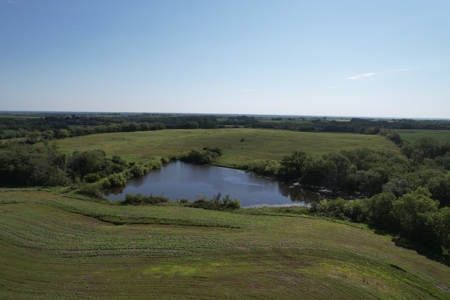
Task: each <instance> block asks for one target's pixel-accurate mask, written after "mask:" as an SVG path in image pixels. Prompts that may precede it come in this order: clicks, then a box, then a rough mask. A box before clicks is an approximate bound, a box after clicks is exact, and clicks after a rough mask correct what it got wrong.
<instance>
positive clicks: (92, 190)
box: [77, 184, 103, 199]
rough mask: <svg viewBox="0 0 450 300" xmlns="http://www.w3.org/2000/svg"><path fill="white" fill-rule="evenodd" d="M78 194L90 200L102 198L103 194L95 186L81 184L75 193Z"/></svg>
mask: <svg viewBox="0 0 450 300" xmlns="http://www.w3.org/2000/svg"><path fill="white" fill-rule="evenodd" d="M77 193H78V194H80V195H84V196H88V197H90V198H97V199H99V198H102V196H103V193H102V191H101V190H100V188H99V187H98V186H97V185H95V184H83V185H82V186H81V188H80V189H79V190H78V191H77Z"/></svg>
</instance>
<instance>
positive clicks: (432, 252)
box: [369, 227, 450, 267]
mask: <svg viewBox="0 0 450 300" xmlns="http://www.w3.org/2000/svg"><path fill="white" fill-rule="evenodd" d="M369 228H370V229H372V230H373V231H374V233H376V234H378V235H384V236H387V235H389V236H392V241H393V242H394V244H395V245H396V246H397V247H401V248H404V249H408V250H413V251H416V253H417V254H419V255H422V256H425V257H426V258H428V259H430V260H434V261H436V262H439V263H442V264H444V265H446V266H448V267H450V256H449V255H445V254H442V252H441V249H439V250H438V249H431V248H428V247H424V246H423V245H421V244H419V243H415V242H414V241H411V240H409V239H407V238H405V237H403V236H399V235H398V233H395V232H393V231H388V230H383V229H379V228H374V227H369Z"/></svg>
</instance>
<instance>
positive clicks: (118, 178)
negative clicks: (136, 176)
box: [108, 174, 127, 187]
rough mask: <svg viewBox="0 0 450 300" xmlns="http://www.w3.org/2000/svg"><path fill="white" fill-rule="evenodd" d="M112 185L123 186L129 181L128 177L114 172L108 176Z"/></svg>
mask: <svg viewBox="0 0 450 300" xmlns="http://www.w3.org/2000/svg"><path fill="white" fill-rule="evenodd" d="M108 180H109V182H110V183H111V187H117V186H123V185H125V184H126V183H127V178H126V177H125V176H124V175H123V174H112V175H110V176H109V177H108Z"/></svg>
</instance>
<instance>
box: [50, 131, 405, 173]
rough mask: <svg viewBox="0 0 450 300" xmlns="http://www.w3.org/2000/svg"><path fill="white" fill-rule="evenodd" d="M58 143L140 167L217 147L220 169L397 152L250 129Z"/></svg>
mask: <svg viewBox="0 0 450 300" xmlns="http://www.w3.org/2000/svg"><path fill="white" fill-rule="evenodd" d="M57 143H58V146H59V147H60V148H61V150H63V151H75V150H87V149H98V148H101V149H103V150H105V151H106V154H107V155H108V156H111V155H114V154H117V155H121V156H123V157H124V158H126V159H128V160H141V161H143V162H145V161H148V160H151V159H152V158H154V157H157V156H172V155H179V154H180V153H182V152H183V151H184V152H187V151H189V150H191V149H192V148H202V147H205V146H208V147H210V146H212V147H220V148H222V149H223V156H222V157H220V158H219V160H218V161H217V164H219V165H222V166H240V165H242V164H244V163H248V162H250V161H252V160H256V159H273V160H281V159H282V157H283V156H284V155H289V154H291V153H292V151H294V150H303V151H305V152H306V153H308V154H309V155H312V156H320V155H323V154H326V153H330V152H338V151H340V150H350V149H355V148H363V147H367V148H370V149H374V150H383V149H392V150H395V151H398V147H397V146H395V145H394V143H392V142H390V141H389V140H387V139H386V138H384V137H382V136H379V135H363V134H351V133H310V132H294V131H283V130H268V129H248V128H232V129H197V130H187V129H183V130H159V131H145V132H129V133H127V132H118V133H105V134H93V135H86V136H81V137H75V138H68V139H64V140H58V141H57Z"/></svg>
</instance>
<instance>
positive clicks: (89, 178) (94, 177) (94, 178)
mask: <svg viewBox="0 0 450 300" xmlns="http://www.w3.org/2000/svg"><path fill="white" fill-rule="evenodd" d="M99 180H100V175H98V174H97V173H89V174H87V175H86V176H84V181H86V182H89V183H91V182H96V181H99Z"/></svg>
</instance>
